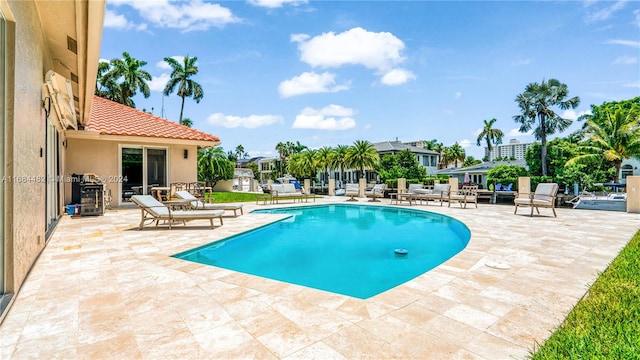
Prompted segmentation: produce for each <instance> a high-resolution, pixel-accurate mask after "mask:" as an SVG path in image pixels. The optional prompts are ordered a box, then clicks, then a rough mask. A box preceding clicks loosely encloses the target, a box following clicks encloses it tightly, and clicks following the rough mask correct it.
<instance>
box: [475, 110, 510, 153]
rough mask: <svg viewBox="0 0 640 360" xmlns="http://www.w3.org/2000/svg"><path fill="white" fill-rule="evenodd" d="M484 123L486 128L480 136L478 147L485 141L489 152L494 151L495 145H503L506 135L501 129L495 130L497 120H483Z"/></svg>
mask: <svg viewBox="0 0 640 360" xmlns="http://www.w3.org/2000/svg"><path fill="white" fill-rule="evenodd" d="M482 121H483V122H484V127H483V128H482V131H481V132H480V134H478V139H477V140H478V143H477V144H478V146H480V143H481V142H482V140H483V139H484V140H485V141H486V143H487V152H490V151H491V149H493V144H496V145H498V144H502V138H503V137H504V133H503V132H502V130H500V129H494V128H493V124H495V122H496V121H498V120H496V119H495V118H493V119H491V120H482Z"/></svg>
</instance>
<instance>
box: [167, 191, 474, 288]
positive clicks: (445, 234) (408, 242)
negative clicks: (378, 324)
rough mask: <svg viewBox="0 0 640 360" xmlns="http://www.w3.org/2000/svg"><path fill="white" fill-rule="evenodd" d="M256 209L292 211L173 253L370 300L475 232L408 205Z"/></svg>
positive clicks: (458, 247) (455, 248) (432, 264)
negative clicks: (272, 219)
mask: <svg viewBox="0 0 640 360" xmlns="http://www.w3.org/2000/svg"><path fill="white" fill-rule="evenodd" d="M253 212H254V213H261V214H264V213H270V214H290V215H291V216H290V217H287V218H285V219H284V220H281V221H278V222H275V223H273V224H269V225H266V226H263V227H261V228H258V229H255V230H251V231H248V232H245V233H242V234H239V235H236V236H233V237H230V238H227V239H224V240H220V241H216V242H214V243H211V244H208V245H205V246H202V247H199V248H196V249H193V250H190V251H186V252H183V253H180V254H176V255H174V257H177V258H180V259H184V260H189V261H194V262H198V263H203V264H208V265H213V266H218V267H222V268H225V269H230V270H235V271H240V272H244V273H248V274H253V275H257V276H262V277H266V278H271V279H276V280H280V281H285V282H288V283H293V284H298V285H303V286H308V287H312V288H316V289H321V290H326V291H331V292H334V293H338V294H343V295H349V296H352V297H356V298H361V299H366V298H369V297H371V296H374V295H377V294H379V293H381V292H384V291H386V290H388V289H391V288H393V287H396V286H398V285H400V284H402V283H404V282H406V281H409V280H411V279H413V278H415V277H417V276H419V275H421V274H423V273H425V272H427V271H429V270H431V269H433V268H435V267H436V266H438V265H440V264H442V263H443V262H444V261H446V260H448V259H450V258H451V257H453V256H454V255H456V254H457V253H458V252H460V251H461V250H462V249H464V248H465V246H467V243H468V242H469V238H470V237H471V233H470V232H469V229H468V228H467V227H466V226H465V225H464V224H463V223H462V222H460V221H458V220H455V219H453V218H451V217H448V216H444V215H440V214H434V213H430V212H425V211H419V210H412V209H404V208H393V207H382V206H361V205H348V204H335V205H319V206H307V207H293V208H280V209H261V210H255V211H253ZM396 249H398V250H400V249H404V250H406V251H407V254H406V255H402V254H396V252H395V250H396ZM400 252H401V251H400Z"/></svg>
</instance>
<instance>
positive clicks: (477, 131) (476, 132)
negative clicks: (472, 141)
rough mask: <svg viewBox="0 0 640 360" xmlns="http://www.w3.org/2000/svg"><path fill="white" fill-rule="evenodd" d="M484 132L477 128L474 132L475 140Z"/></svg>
mask: <svg viewBox="0 0 640 360" xmlns="http://www.w3.org/2000/svg"><path fill="white" fill-rule="evenodd" d="M481 132H482V128H477V129H476V130H475V131H474V132H473V136H474V137H475V138H478V135H480V133H481Z"/></svg>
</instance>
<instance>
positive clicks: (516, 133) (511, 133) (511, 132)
mask: <svg viewBox="0 0 640 360" xmlns="http://www.w3.org/2000/svg"><path fill="white" fill-rule="evenodd" d="M531 135H533V130H529V131H527V132H523V133H521V132H520V128H515V129H511V130H509V133H507V135H506V137H517V136H531Z"/></svg>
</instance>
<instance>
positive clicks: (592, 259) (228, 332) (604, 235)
mask: <svg viewBox="0 0 640 360" xmlns="http://www.w3.org/2000/svg"><path fill="white" fill-rule="evenodd" d="M344 200H345V199H344V198H343V197H334V198H329V197H325V198H323V199H320V200H318V201H317V202H316V204H318V203H327V202H343V201H344ZM385 202H386V203H387V204H388V202H389V200H388V199H386V200H383V204H384V203H385ZM359 204H362V205H368V204H367V203H366V202H365V201H363V199H361V200H360V202H359ZM290 205H291V204H289V205H284V204H281V205H279V206H290ZM296 205H297V204H296ZM309 205H313V203H310V204H309ZM265 206H275V205H255V204H250V203H247V204H245V210H246V211H245V215H243V216H240V217H237V218H225V220H224V225H223V226H222V227H218V228H216V229H213V230H211V229H209V228H208V222H207V221H201V222H192V223H190V224H189V226H188V227H186V228H185V227H176V228H174V230H171V231H169V230H157V229H153V228H151V229H148V230H147V229H145V230H142V231H139V230H137V224H138V221H139V217H140V213H139V211H138V210H136V209H120V210H113V211H107V212H106V214H105V215H104V216H100V217H84V218H76V219H71V218H69V217H67V216H65V217H63V218H62V220H61V221H60V223H59V224H58V227H57V229H56V231H55V233H54V234H53V235H52V237H51V239H50V240H49V243H48V244H47V247H46V248H45V250H44V251H43V253H42V255H41V256H40V258H39V259H38V261H37V263H36V264H35V266H34V268H33V270H32V271H31V273H30V274H29V277H28V279H27V281H26V282H25V284H24V286H23V288H22V289H21V291H20V293H19V294H18V296H17V297H16V300H15V303H14V304H13V306H12V308H11V310H10V312H9V313H8V314H7V316H6V318H5V320H4V322H3V323H2V324H1V325H0V358H2V359H25V358H41V359H45V358H47V359H49V358H64V359H114V358H118V359H158V358H181V359H187V358H263V359H276V358H283V359H311V358H317V359H352V358H385V359H393V358H404V359H411V358H413V359H424V358H429V359H440V358H441V359H451V358H461V359H506V358H508V359H514V358H515V359H518V358H526V357H527V356H528V354H529V351H530V350H531V349H532V348H534V346H535V345H536V344H537V343H541V342H542V341H544V339H545V338H546V337H547V336H549V334H550V333H551V332H552V331H553V329H554V328H555V327H557V326H558V325H559V324H560V323H561V322H562V320H563V318H564V316H565V315H566V314H567V313H568V312H569V311H570V310H571V308H572V307H573V305H574V304H575V303H576V302H577V301H578V299H579V298H580V297H581V296H582V295H583V294H584V292H585V291H586V289H587V287H588V286H589V284H591V283H592V282H593V281H594V280H595V279H596V277H597V275H598V273H599V272H601V271H603V270H604V269H605V268H606V266H607V264H608V263H609V262H610V261H611V260H612V259H613V258H614V257H615V256H616V255H617V253H618V252H619V251H620V249H622V248H623V247H624V246H625V244H626V243H627V241H628V240H629V239H630V238H631V237H632V236H633V234H634V233H635V232H636V231H637V229H638V225H639V224H640V221H639V220H640V215H639V214H627V213H617V212H603V211H586V210H572V209H564V208H563V209H558V217H557V218H554V217H552V216H550V214H551V212H550V211H546V210H548V209H542V210H541V212H542V215H541V216H534V217H533V218H531V217H529V216H526V214H525V213H526V212H524V211H523V213H522V214H518V215H514V214H513V207H512V206H506V205H489V204H482V203H481V204H479V205H478V209H475V208H468V209H460V208H458V207H451V208H447V207H440V206H433V205H428V206H427V205H421V206H413V208H416V209H424V210H428V211H433V212H437V213H442V214H446V215H450V216H453V217H455V218H457V219H459V220H461V221H463V222H464V223H465V224H466V225H467V226H468V227H469V229H470V230H471V233H472V237H471V240H470V242H469V245H468V246H467V247H466V249H464V250H463V251H462V252H461V253H460V254H458V255H457V256H455V257H454V258H452V259H450V260H449V261H447V262H446V263H444V264H443V265H441V266H440V267H438V268H436V269H434V270H432V271H430V272H427V273H425V274H423V275H421V276H419V277H417V278H415V279H413V280H411V281H409V282H407V283H404V284H402V285H400V286H398V287H396V288H394V289H391V290H389V291H387V292H385V293H382V294H380V295H378V296H375V297H372V298H370V299H367V300H360V299H354V298H350V297H348V296H343V295H336V294H332V293H329V292H324V291H319V290H314V289H310V288H306V287H302V286H297V285H292V284H287V283H283V282H279V281H275V280H269V279H264V278H260V277H256V276H251V275H247V274H242V273H236V272H233V271H229V270H225V269H220V268H215V267H211V266H205V265H200V264H194V263H190V262H186V261H183V260H179V259H174V258H171V257H170V255H173V254H175V253H178V252H181V251H184V250H187V249H191V248H194V247H196V246H200V245H203V244H207V243H209V242H212V241H215V240H218V239H222V238H224V237H227V236H230V235H234V234H237V233H239V232H242V231H246V230H248V229H250V228H253V227H257V226H261V225H263V224H266V223H269V222H271V221H273V220H274V219H278V218H279V216H277V215H268V214H251V213H250V211H251V210H252V209H254V208H264V207H265ZM399 236H401V234H399ZM496 261H497V262H500V263H504V264H508V265H509V266H510V268H509V269H506V270H499V269H495V268H491V267H488V266H486V263H488V262H496Z"/></svg>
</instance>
